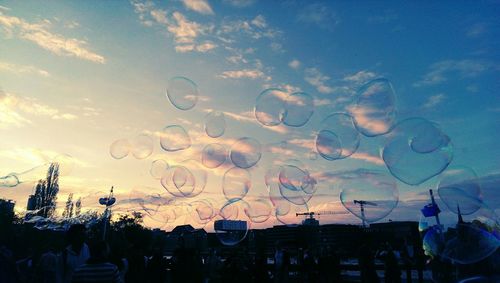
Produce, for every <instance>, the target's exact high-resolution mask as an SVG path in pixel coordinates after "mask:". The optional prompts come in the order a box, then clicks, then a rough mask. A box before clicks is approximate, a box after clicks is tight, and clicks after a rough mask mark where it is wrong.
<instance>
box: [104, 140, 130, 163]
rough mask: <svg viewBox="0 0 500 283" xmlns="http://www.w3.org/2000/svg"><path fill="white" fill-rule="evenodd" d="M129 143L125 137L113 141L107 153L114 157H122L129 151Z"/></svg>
mask: <svg viewBox="0 0 500 283" xmlns="http://www.w3.org/2000/svg"><path fill="white" fill-rule="evenodd" d="M130 148H131V145H130V143H129V141H128V140H127V139H120V140H116V141H114V142H113V143H112V144H111V146H110V147H109V153H110V154H111V157H113V158H114V159H122V158H124V157H126V156H127V155H128V154H129V153H130Z"/></svg>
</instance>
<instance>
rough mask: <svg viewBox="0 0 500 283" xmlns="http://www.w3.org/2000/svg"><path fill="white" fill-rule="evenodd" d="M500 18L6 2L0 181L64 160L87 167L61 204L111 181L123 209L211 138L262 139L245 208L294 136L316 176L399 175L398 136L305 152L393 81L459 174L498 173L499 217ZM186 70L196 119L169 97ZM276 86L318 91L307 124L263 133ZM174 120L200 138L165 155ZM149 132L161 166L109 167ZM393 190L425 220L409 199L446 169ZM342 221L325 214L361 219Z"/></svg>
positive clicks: (405, 215) (365, 10) (252, 6)
mask: <svg viewBox="0 0 500 283" xmlns="http://www.w3.org/2000/svg"><path fill="white" fill-rule="evenodd" d="M499 10H500V5H499V4H498V3H496V2H495V1H474V2H472V1H458V2H441V3H420V2H417V1H406V2H400V1H387V2H384V3H380V2H378V3H376V2H370V1H366V2H364V3H351V2H348V1H344V2H339V3H332V2H330V1H318V2H314V1H308V2H301V1H252V0H225V1H205V0H199V1H195V0H182V1H181V0H179V1H153V2H149V1H132V2H124V1H120V2H119V1H102V2H97V1H95V2H88V1H86V2H81V1H72V2H64V3H62V2H60V1H44V2H40V1H22V2H21V1H2V2H0V41H1V44H0V87H1V89H2V91H3V95H2V98H0V99H1V100H0V101H1V102H0V109H1V111H2V113H1V115H0V133H1V134H2V139H1V141H0V147H1V149H0V156H1V158H0V172H1V173H2V174H8V173H10V172H22V171H25V170H27V169H30V168H33V167H35V166H37V165H40V164H43V163H44V162H47V161H48V160H50V159H51V158H53V157H54V156H55V155H57V154H61V153H66V154H69V155H71V156H73V158H74V160H75V163H76V166H75V169H74V170H73V172H72V173H71V174H70V175H68V176H65V177H63V178H62V180H61V197H60V200H61V201H62V200H63V199H65V197H63V196H65V195H66V194H68V193H69V192H74V193H75V194H79V195H82V196H84V197H85V196H88V195H96V192H100V191H106V190H108V188H109V187H110V186H111V185H115V187H116V188H117V189H116V190H117V195H118V197H119V199H120V198H121V199H122V200H123V199H127V198H128V196H129V194H130V192H132V191H140V192H143V193H145V194H153V193H159V194H165V197H168V195H166V194H167V192H166V191H165V190H164V189H163V188H162V186H161V184H159V182H158V180H155V179H154V178H152V177H151V176H150V174H149V167H150V164H151V162H152V161H154V160H156V159H159V158H161V159H165V160H166V161H167V162H168V163H169V164H171V165H172V164H177V163H178V162H181V161H182V160H185V159H190V158H194V159H199V156H200V153H199V152H200V150H201V148H203V146H204V145H206V144H207V143H211V142H219V143H221V144H224V145H226V146H228V147H229V146H230V145H231V144H232V143H233V142H234V141H235V140H236V139H238V138H240V137H253V138H255V139H257V140H259V141H260V143H261V144H262V145H263V148H264V153H263V157H262V159H261V161H260V162H259V163H258V165H257V166H256V167H255V168H252V169H251V173H252V187H251V188H250V191H249V194H248V195H247V199H248V200H251V199H252V198H268V191H267V190H266V188H265V184H264V182H263V176H264V175H265V171H266V170H267V168H268V167H269V166H270V165H271V163H272V162H273V161H274V160H275V156H274V155H273V154H270V153H269V152H272V151H273V150H272V148H273V147H274V146H275V145H276V144H279V142H281V141H284V140H288V141H289V142H291V143H292V145H293V146H295V147H294V148H293V149H292V152H293V154H291V156H287V157H290V158H294V159H300V160H302V161H303V162H304V163H305V164H306V166H307V167H308V169H309V170H310V171H311V172H313V173H317V174H322V173H325V172H333V173H338V172H343V171H356V170H358V169H360V168H361V169H374V170H375V169H376V170H381V171H383V172H385V173H386V174H388V170H387V168H386V167H385V165H384V164H383V161H382V160H381V159H380V149H381V148H382V147H383V146H384V145H385V144H386V142H387V140H388V135H382V136H378V137H374V138H367V137H364V136H362V137H361V139H360V147H359V149H358V151H357V152H356V153H355V154H354V155H352V156H351V157H349V158H347V159H343V160H336V161H327V160H322V159H321V157H320V158H318V159H316V160H310V159H309V158H307V156H308V154H309V152H310V151H311V150H314V148H313V146H311V145H313V143H311V141H314V133H315V131H317V130H318V127H319V124H320V122H321V120H322V119H323V118H325V117H326V116H327V115H328V114H330V113H332V112H345V111H347V109H349V106H350V105H352V104H353V103H354V102H355V99H356V91H357V89H358V88H359V87H360V86H361V85H363V84H364V83H366V82H368V81H369V80H372V79H375V78H379V77H385V78H387V79H388V80H389V81H390V82H391V84H392V86H393V88H394V91H395V93H396V95H397V104H396V105H397V110H398V112H397V113H398V116H397V120H398V121H401V120H404V119H405V118H409V117H415V116H417V117H423V118H426V119H428V120H431V121H433V122H436V123H438V124H439V125H440V128H441V129H442V130H443V132H445V133H446V134H447V135H448V136H449V137H450V139H451V141H452V143H453V147H454V155H453V161H452V163H451V164H450V166H451V167H453V166H459V165H465V166H468V167H470V168H473V169H474V171H475V172H476V173H477V175H478V176H479V177H480V178H483V179H486V180H488V182H487V183H488V185H487V186H485V187H484V188H483V195H484V196H488V198H485V199H486V200H487V202H488V204H489V205H490V206H492V207H493V208H495V209H497V208H498V203H499V196H498V193H495V192H493V187H494V186H492V185H491V183H492V182H491V180H492V179H495V176H496V180H498V175H499V174H500V168H499V166H498V164H499V160H500V150H499V148H498V146H497V141H498V140H499V138H500V134H499V131H498V130H500V128H499V123H498V121H499V116H500V114H499V113H500V99H499V96H498V94H497V90H498V89H499V88H500V80H499V71H500V65H499V60H500V58H499V53H498V50H499V47H500V44H499V43H500V40H499V39H498V38H500V27H499V21H498V16H497V15H498V14H499V12H500V11H499ZM174 76H185V77H188V78H190V79H191V80H193V81H194V82H196V84H197V86H198V88H199V92H200V99H199V101H198V103H197V105H196V106H195V108H193V109H192V110H189V111H180V110H178V109H176V108H174V107H173V106H172V105H171V104H170V102H169V101H168V99H167V98H166V97H165V92H166V88H167V82H168V80H169V79H170V78H171V77H174ZM269 87H278V88H283V89H285V90H287V91H289V92H294V91H298V90H301V91H304V92H306V93H309V94H310V95H311V96H313V97H314V100H315V104H316V107H315V112H314V114H313V116H312V117H311V119H310V121H309V122H308V123H307V124H306V125H305V126H304V127H300V128H291V127H286V126H284V125H280V126H276V127H264V126H262V125H260V124H259V123H258V122H257V121H256V120H255V117H254V116H253V113H252V112H253V108H254V106H255V100H256V98H257V96H258V95H259V93H261V92H262V91H263V90H264V89H267V88H269ZM210 110H217V111H223V112H224V113H225V116H226V121H227V128H226V132H225V134H224V135H223V136H222V137H221V138H218V139H212V138H209V137H207V136H206V135H204V133H203V118H204V116H205V115H206V114H207V113H208V112H209V111H210ZM173 124H179V125H182V126H183V127H185V128H186V129H187V130H188V132H189V133H190V135H191V139H192V140H193V141H194V143H193V146H192V147H191V148H190V149H189V150H187V151H182V152H176V153H167V152H165V151H162V149H161V147H160V146H159V142H158V137H157V134H156V133H157V132H158V131H159V130H161V129H162V128H163V127H165V126H167V125H173ZM49 133H50V134H49ZM141 133H147V134H150V135H151V136H152V137H153V139H154V141H155V143H154V146H155V148H154V153H153V154H152V155H151V156H150V157H148V158H147V159H144V160H137V159H134V158H132V157H130V156H129V157H127V158H125V159H121V160H115V159H113V158H111V156H110V154H109V147H110V144H111V143H113V142H114V141H115V140H117V139H122V138H133V137H134V136H136V135H138V134H141ZM274 154H275V153H274ZM230 167H231V164H230V162H227V163H226V164H225V165H224V166H222V167H221V168H218V169H217V170H207V174H208V182H207V186H206V188H205V191H204V192H203V193H202V194H201V195H199V196H197V198H210V199H214V202H217V203H219V202H223V201H224V197H223V196H222V195H221V189H220V186H221V180H220V179H221V177H222V175H223V173H224V170H227V169H229V168H230ZM416 170H418V168H416ZM492 176H493V177H492ZM332 182H333V183H330V182H324V183H320V184H318V189H317V191H316V194H317V195H315V196H313V198H312V199H311V201H310V202H309V209H311V210H320V209H327V208H328V205H326V204H327V203H335V202H337V203H336V204H335V205H336V206H335V207H338V194H339V190H340V187H341V185H338V184H335V181H332ZM396 182H397V183H396V184H397V186H398V188H399V196H400V202H399V204H398V207H397V208H396V210H395V211H394V212H393V213H392V214H390V215H389V216H388V218H391V219H410V220H418V218H419V216H418V215H419V211H417V210H416V209H415V207H414V205H413V206H412V202H413V201H417V200H418V201H420V202H422V204H423V203H424V202H425V201H426V195H425V194H426V189H428V188H435V187H436V184H437V183H438V182H439V176H437V177H434V178H431V179H430V180H428V181H426V182H424V183H422V184H420V185H417V186H409V185H406V184H404V183H402V182H399V181H396ZM32 187H33V184H32V183H24V184H21V185H19V186H18V187H16V188H9V189H2V190H1V191H0V196H2V197H6V198H12V199H15V200H17V201H18V206H20V207H22V206H24V203H25V199H26V198H27V195H28V194H29V193H30V192H31V189H32ZM168 198H169V197H168ZM192 200H193V199H191V198H190V199H187V200H178V201H180V202H188V203H189V202H191V201H192ZM91 202H92V201H90V200H89V202H88V203H89V204H88V206H92V205H91ZM418 205H420V203H418ZM124 206H125V205H124ZM338 208H339V209H342V207H338ZM328 209H331V208H328ZM330 217H331V216H330ZM339 217H340V218H335V217H331V218H328V217H326V218H323V219H322V221H326V222H335V221H342V222H354V223H358V222H359V221H358V220H357V219H356V218H354V217H349V216H345V217H344V218H341V216H339ZM342 217H343V216H342ZM179 221H180V220H179ZM177 224H178V223H177ZM272 224H276V222H275V221H274V222H273V220H272V219H270V220H269V221H268V222H266V223H265V224H263V225H272ZM151 225H153V224H151Z"/></svg>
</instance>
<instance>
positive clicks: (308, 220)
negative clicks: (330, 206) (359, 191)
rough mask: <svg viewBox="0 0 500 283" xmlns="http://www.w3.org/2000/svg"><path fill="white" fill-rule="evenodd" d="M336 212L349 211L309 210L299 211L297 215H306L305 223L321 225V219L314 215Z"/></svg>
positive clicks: (303, 222) (343, 212)
mask: <svg viewBox="0 0 500 283" xmlns="http://www.w3.org/2000/svg"><path fill="white" fill-rule="evenodd" d="M335 214H349V213H348V212H347V211H318V212H314V211H309V212H298V213H295V216H297V217H298V216H306V219H304V221H302V224H303V225H315V226H317V225H319V221H318V220H316V219H315V218H314V215H335ZM307 216H309V218H307Z"/></svg>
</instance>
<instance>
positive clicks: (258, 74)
mask: <svg viewBox="0 0 500 283" xmlns="http://www.w3.org/2000/svg"><path fill="white" fill-rule="evenodd" d="M219 77H220V78H223V79H245V78H246V79H253V80H255V79H260V78H265V75H264V73H263V72H262V71H261V70H259V69H243V70H234V71H224V72H222V74H220V75H219Z"/></svg>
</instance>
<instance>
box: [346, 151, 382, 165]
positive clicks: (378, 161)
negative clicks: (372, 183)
mask: <svg viewBox="0 0 500 283" xmlns="http://www.w3.org/2000/svg"><path fill="white" fill-rule="evenodd" d="M350 158H352V159H358V160H363V161H366V162H369V163H373V164H375V165H384V160H382V158H380V157H379V156H375V155H370V154H369V153H366V152H355V153H353V154H352V155H351V156H350Z"/></svg>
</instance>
